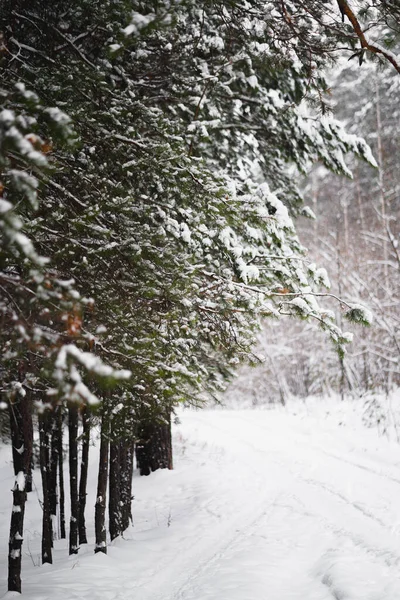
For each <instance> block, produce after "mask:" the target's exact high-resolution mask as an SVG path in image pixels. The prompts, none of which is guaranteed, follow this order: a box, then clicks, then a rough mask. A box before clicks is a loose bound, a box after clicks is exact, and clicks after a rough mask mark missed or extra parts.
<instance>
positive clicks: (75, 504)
mask: <svg viewBox="0 0 400 600" xmlns="http://www.w3.org/2000/svg"><path fill="white" fill-rule="evenodd" d="M68 433H69V482H70V495H71V518H70V526H69V553H70V554H78V550H79V546H78V522H79V499H78V406H77V404H70V406H69V408H68Z"/></svg>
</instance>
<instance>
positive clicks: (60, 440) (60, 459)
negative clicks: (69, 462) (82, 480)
mask: <svg viewBox="0 0 400 600" xmlns="http://www.w3.org/2000/svg"><path fill="white" fill-rule="evenodd" d="M57 428H58V436H57V439H58V487H59V492H60V498H59V508H60V538H61V539H62V540H65V538H66V537H67V535H66V532H65V491H64V449H63V411H62V408H61V407H60V411H59V414H58V415H57Z"/></svg>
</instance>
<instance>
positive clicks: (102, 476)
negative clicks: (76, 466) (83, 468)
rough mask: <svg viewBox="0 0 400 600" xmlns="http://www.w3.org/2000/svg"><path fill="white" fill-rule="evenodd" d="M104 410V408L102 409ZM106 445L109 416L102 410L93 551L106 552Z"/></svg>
mask: <svg viewBox="0 0 400 600" xmlns="http://www.w3.org/2000/svg"><path fill="white" fill-rule="evenodd" d="M103 410H104V409H103ZM108 445H109V418H108V415H107V414H106V413H105V412H103V417H102V421H101V433H100V457H99V475H98V481H97V497H96V505H95V533H96V545H95V549H94V551H95V552H96V553H97V552H103V553H104V554H107V535H106V523H105V516H106V501H107V479H108Z"/></svg>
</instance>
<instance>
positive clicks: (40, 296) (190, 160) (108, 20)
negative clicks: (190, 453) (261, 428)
mask: <svg viewBox="0 0 400 600" xmlns="http://www.w3.org/2000/svg"><path fill="white" fill-rule="evenodd" d="M399 22H400V9H399V7H398V5H397V2H391V1H382V2H378V1H373V2H361V3H354V7H353V6H352V3H351V2H350V3H348V2H346V1H344V0H338V2H331V1H328V0H326V1H313V2H307V3H304V2H301V1H295V0H291V1H289V0H288V1H285V2H282V1H278V0H269V1H262V2H261V1H259V0H232V1H231V0H228V1H216V2H213V1H208V0H204V1H203V2H197V1H196V2H195V1H193V0H182V1H180V2H169V1H168V0H165V1H161V2H158V1H154V2H146V1H144V2H141V1H127V0H114V1H111V0H106V1H104V2H97V1H93V0H79V2H77V3H76V4H75V3H74V4H73V5H72V3H70V2H66V1H64V0H58V1H56V2H54V1H52V2H50V1H48V0H33V1H31V2H30V3H29V6H28V5H27V3H26V2H24V1H22V0H17V1H15V0H2V1H1V2H0V35H1V39H0V43H1V46H0V59H1V62H0V77H1V87H0V99H1V112H0V168H1V172H0V176H1V181H0V235H1V238H0V240H1V246H0V326H1V327H0V391H1V398H2V404H1V407H2V408H3V409H4V411H2V413H1V416H0V423H1V427H2V435H3V437H4V438H5V439H6V440H10V441H11V445H12V454H13V465H14V472H15V485H14V488H13V490H12V495H13V503H12V509H11V526H10V541H9V578H8V585H9V590H10V591H16V592H20V591H21V549H22V544H23V536H24V512H25V507H26V500H27V493H28V492H30V490H31V487H32V470H33V469H34V468H35V467H36V466H39V467H40V472H41V481H42V499H41V503H42V504H41V505H42V509H43V525H42V526H43V530H42V555H41V559H42V562H43V563H46V562H47V563H51V562H52V546H53V543H54V539H55V536H56V535H58V534H56V531H58V530H59V532H60V536H61V537H62V538H65V537H66V536H67V535H68V537H69V554H76V553H78V550H79V546H80V545H81V544H85V543H87V541H88V540H87V535H86V523H85V508H86V507H85V504H86V486H87V479H88V464H89V461H88V453H89V447H90V440H91V435H92V437H96V436H97V437H98V441H99V447H100V456H99V463H98V478H97V496H96V506H95V552H96V553H98V552H100V553H106V552H107V543H108V540H109V539H111V540H113V539H115V538H116V537H117V536H119V535H121V534H122V533H123V531H124V530H125V529H126V528H127V527H128V525H129V523H130V521H131V519H132V508H131V504H132V470H133V464H134V452H136V464H137V466H138V468H139V470H140V473H141V474H143V475H149V474H150V473H151V472H152V471H155V470H157V469H158V468H172V449H171V420H172V419H173V418H174V409H175V408H176V407H177V406H179V405H181V404H189V405H192V406H200V405H202V404H203V403H204V402H205V401H206V400H207V399H208V398H210V396H211V397H218V394H219V393H220V392H221V391H222V390H224V389H225V387H226V385H227V383H228V382H229V380H230V379H231V377H232V375H233V373H234V371H235V369H236V367H237V365H239V364H240V363H247V364H251V363H257V362H259V357H258V356H257V355H256V354H255V344H256V341H257V335H258V334H259V332H260V330H263V331H264V332H265V334H264V333H263V335H264V337H265V339H266V340H267V342H266V343H267V346H268V348H267V349H268V358H269V362H268V361H267V363H266V365H270V367H271V368H272V371H271V372H265V371H262V370H259V371H258V375H257V377H259V378H263V379H264V381H265V382H267V383H266V385H267V387H268V389H272V388H273V387H274V388H275V390H276V392H277V394H278V397H279V398H280V399H281V401H284V397H285V394H286V393H287V391H286V390H288V391H290V392H291V393H295V394H306V393H307V394H308V393H311V392H322V391H326V390H327V389H334V388H335V387H336V388H338V387H339V389H340V390H341V391H342V393H345V391H346V390H353V389H355V388H360V389H363V390H369V389H371V388H372V389H373V388H376V387H386V388H387V389H389V388H390V387H391V386H392V385H396V384H397V371H396V364H397V361H398V354H397V348H398V346H397V330H398V315H396V311H397V304H396V303H397V296H396V294H397V287H398V283H397V277H398V270H399V265H400V262H399V259H398V254H397V246H396V243H397V242H396V235H397V229H396V223H395V222H394V218H395V216H396V210H397V209H398V207H397V204H396V202H397V201H398V186H399V179H398V173H396V166H395V162H394V161H395V156H396V151H397V149H398V129H396V134H395V135H393V131H394V129H393V127H394V125H393V123H396V122H397V116H398V114H397V113H396V111H398V107H397V105H396V98H397V95H398V87H399V84H398V74H399V72H400V65H399V62H398V59H397V58H396V55H395V53H394V52H393V50H394V49H395V48H396V44H397V43H398V23H399ZM343 55H344V57H345V58H344V59H343V60H346V59H347V58H348V56H349V55H350V57H351V58H352V60H353V61H357V62H358V64H359V69H357V70H354V69H350V68H347V69H346V68H344V67H342V68H341V69H340V73H338V74H337V79H338V82H337V83H335V82H334V83H333V84H332V86H330V84H328V82H327V79H326V77H327V73H328V72H329V70H330V69H332V67H333V66H334V65H338V64H342V63H341V62H339V63H338V61H340V57H343ZM339 80H340V85H339ZM331 87H332V88H333V89H334V92H332V89H331ZM333 99H334V101H335V103H336V104H337V107H336V109H335V111H336V114H333V112H332V109H333V106H332V101H333ZM336 117H339V119H338V118H336ZM362 136H365V138H366V139H367V141H365V140H364V138H363V137H362ZM368 142H369V144H370V145H368ZM370 146H371V147H372V148H373V151H374V154H375V158H374V156H373V154H372V153H371V148H370ZM310 173H311V175H310ZM307 176H309V179H308V183H306V184H305V186H304V185H303V186H302V185H301V182H302V181H303V180H304V178H305V177H307ZM346 177H347V178H353V179H352V180H351V181H349V180H346V179H345V178H346ZM302 187H303V191H302ZM307 205H309V206H307ZM310 205H311V208H312V209H313V210H314V212H315V213H317V215H318V216H319V219H318V220H317V221H314V220H312V216H313V215H312V210H311V208H310ZM306 217H307V219H306ZM301 219H303V221H301ZM297 224H298V225H297ZM356 225H357V227H356ZM305 247H308V248H310V254H309V255H307V251H306V249H305ZM353 249H354V250H355V252H353ZM325 267H329V271H330V274H329V277H330V278H331V279H332V282H333V287H332V290H331V291H329V285H330V284H329V278H328V275H327V271H326V269H325ZM320 300H321V303H320ZM330 300H331V301H332V300H334V303H333V304H332V305H330ZM370 309H372V310H373V311H374V313H375V314H376V317H375V325H374V328H373V329H372V330H371V332H372V333H371V334H368V333H367V332H361V331H360V330H359V329H358V330H357V343H356V344H355V345H354V346H352V347H351V350H350V352H349V351H347V353H346V346H347V345H348V344H349V342H350V341H351V339H352V336H351V334H350V333H348V332H346V331H345V329H346V327H345V319H346V320H347V321H349V322H352V323H353V324H355V325H354V326H356V325H357V326H360V325H369V324H370V323H371V311H370ZM294 318H296V319H297V321H304V322H306V323H307V326H306V328H305V329H302V330H300V329H298V328H297V326H295V321H294V320H293V319H294ZM266 320H270V321H271V323H276V324H278V327H279V329H280V331H281V332H283V333H282V335H283V337H282V339H283V340H284V341H282V342H278V341H277V339H278V338H277V334H276V329H275V327H273V326H272V325H271V326H270V329H263V328H264V326H265V321H266ZM312 327H318V331H319V333H320V334H321V335H320V336H319V335H318V336H317V335H315V333H314V329H311V328H312ZM271 341H272V342H271ZM327 341H329V343H330V344H331V346H329V349H328V347H327V346H326V342H327ZM298 347H301V352H299V353H298V354H296V353H297V348H298ZM315 356H316V357H317V359H315V358H313V357H315ZM321 357H323V360H321ZM324 361H326V364H325V362H324ZM275 395H276V394H275ZM268 397H271V398H272V396H271V395H270V393H269V392H268ZM64 460H68V466H69V470H68V475H69V490H68V492H69V496H70V514H69V515H67V516H66V514H65V503H64V501H65V495H66V487H67V486H66V485H65V482H64V469H63V464H64ZM78 463H79V464H78ZM79 467H80V468H79ZM107 504H108V512H107ZM107 515H108V524H106V517H107ZM68 518H69V527H68V526H67V521H68ZM57 523H58V525H56V524H57Z"/></svg>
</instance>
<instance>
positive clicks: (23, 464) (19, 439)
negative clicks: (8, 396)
mask: <svg viewBox="0 0 400 600" xmlns="http://www.w3.org/2000/svg"><path fill="white" fill-rule="evenodd" d="M8 408H9V415H10V431H11V443H12V455H13V464H14V474H15V484H14V487H13V490H12V493H13V507H12V512H11V523H10V538H9V546H8V548H9V552H8V591H10V592H19V593H21V551H22V542H23V531H24V515H25V503H26V487H25V486H26V480H27V473H28V472H29V470H30V468H31V460H32V441H33V440H32V431H33V429H32V416H31V410H30V399H29V396H28V395H25V396H20V397H19V398H18V401H17V402H10V403H9V405H8Z"/></svg>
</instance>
